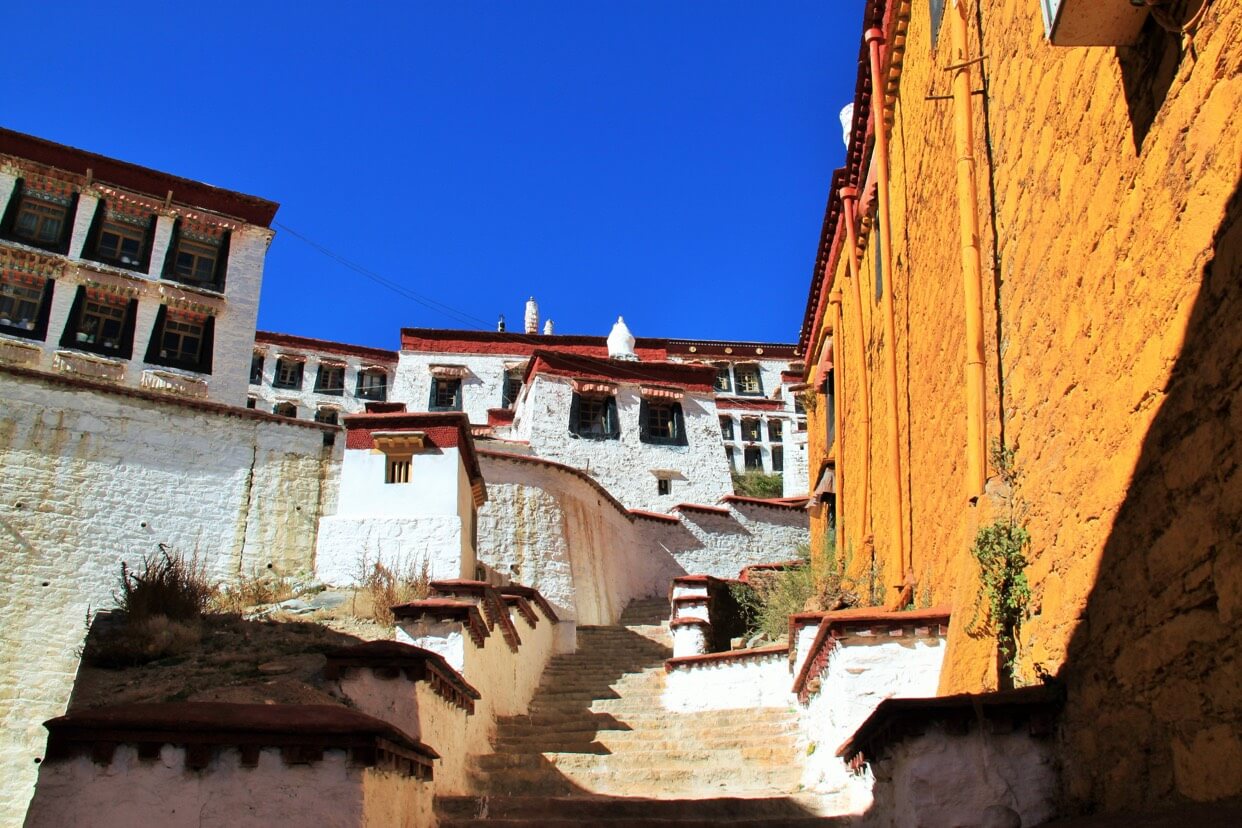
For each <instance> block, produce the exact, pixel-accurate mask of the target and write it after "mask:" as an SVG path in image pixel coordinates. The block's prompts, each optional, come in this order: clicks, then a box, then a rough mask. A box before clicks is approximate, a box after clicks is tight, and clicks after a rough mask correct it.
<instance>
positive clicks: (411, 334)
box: [401, 328, 798, 359]
mask: <svg viewBox="0 0 1242 828" xmlns="http://www.w3.org/2000/svg"><path fill="white" fill-rule="evenodd" d="M480 345H486V346H488V348H487V349H486V351H484V352H486V353H496V354H501V353H504V354H510V355H512V356H529V355H530V354H531V353H533V352H534V351H536V350H539V349H552V350H556V349H566V348H573V349H578V348H588V349H594V350H596V351H598V356H601V357H607V356H608V338H607V337H606V336H593V335H589V334H546V335H544V334H527V333H517V332H509V331H472V330H462V329H453V328H402V329H401V349H402V350H403V351H427V352H431V353H479V352H480V349H479V347H478V346H480ZM498 346H503V347H504V349H503V350H502V349H499V348H498ZM691 348H694V349H695V350H694V351H691V350H690V349H691ZM726 348H731V349H732V350H733V351H734V352H733V353H729V354H726V353H725V349H726ZM757 348H762V349H763V353H762V354H755V353H754V351H755V350H756V349H757ZM634 349H635V351H636V352H637V353H638V355H639V356H640V357H643V358H644V359H647V358H650V359H664V358H666V357H667V356H668V355H669V354H677V355H678V356H689V357H704V358H706V357H718V358H721V359H743V358H746V359H792V358H794V357H796V356H797V354H798V346H797V345H795V344H793V343H790V342H740V341H733V340H723V339H668V338H663V337H644V336H640V337H636V338H635V341H634ZM739 351H740V352H741V353H739ZM747 352H748V353H747Z"/></svg>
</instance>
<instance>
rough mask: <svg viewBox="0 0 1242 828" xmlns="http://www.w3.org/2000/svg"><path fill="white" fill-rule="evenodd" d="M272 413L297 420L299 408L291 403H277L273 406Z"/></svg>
mask: <svg viewBox="0 0 1242 828" xmlns="http://www.w3.org/2000/svg"><path fill="white" fill-rule="evenodd" d="M272 413H273V414H279V415H280V416H282V417H292V418H294V419H297V416H298V407H297V405H295V404H294V403H291V402H283V403H276V404H275V405H274V406H272Z"/></svg>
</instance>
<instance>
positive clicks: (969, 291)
mask: <svg viewBox="0 0 1242 828" xmlns="http://www.w3.org/2000/svg"><path fill="white" fill-rule="evenodd" d="M949 31H950V35H951V37H952V49H953V64H952V65H951V66H950V67H949V69H950V70H952V72H953V138H954V146H955V148H956V150H957V210H958V220H959V221H960V223H961V235H962V279H963V285H964V287H965V290H966V495H967V497H969V498H971V499H974V498H976V497H978V496H979V495H981V494H983V489H984V486H985V485H986V484H987V475H986V468H985V466H984V457H985V456H986V454H987V433H986V427H987V421H986V418H985V416H984V399H983V382H984V379H983V377H984V361H983V268H982V265H981V264H980V256H979V218H978V215H977V213H976V209H975V208H976V205H977V204H978V190H977V188H976V185H975V157H974V152H973V143H974V125H973V124H972V122H971V120H972V119H971V101H970V98H971V89H970V87H971V81H970V67H971V65H972V63H974V61H972V60H971V59H970V58H968V57H967V54H968V52H969V50H970V46H969V40H968V37H967V32H966V2H965V0H953V3H952V11H951V12H950V13H949Z"/></svg>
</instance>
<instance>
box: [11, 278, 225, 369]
mask: <svg viewBox="0 0 1242 828" xmlns="http://www.w3.org/2000/svg"><path fill="white" fill-rule="evenodd" d="M55 290H56V280H54V279H47V278H43V277H40V276H32V275H30V274H26V273H18V272H15V271H6V272H4V273H3V274H0V332H3V333H6V334H10V335H12V336H19V337H22V338H24V339H34V340H38V341H41V342H42V341H46V340H47V334H48V330H47V329H48V324H49V321H50V320H49V316H50V314H51V307H52V297H53V295H54V294H55ZM137 316H138V300H137V299H126V298H124V297H121V296H117V295H115V294H112V293H108V292H105V291H101V290H95V289H92V288H87V287H85V286H78V289H77V292H76V293H75V294H74V298H73V305H72V307H71V308H70V310H69V317H68V319H67V320H66V322H65V327H64V330H63V331H62V332H61V337H60V344H61V346H62V347H65V348H74V349H76V350H79V351H88V352H90V353H94V354H99V355H101V356H108V357H116V358H118V359H133V355H134V354H133V350H134V326H135V324H136V320H137ZM214 326H215V319H214V318H213V317H211V316H204V315H201V314H195V313H189V312H186V311H181V310H177V309H175V308H170V307H169V306H167V305H160V308H159V311H158V312H157V313H156V316H155V324H154V326H153V327H152V331H151V339H150V345H149V346H148V348H147V353H146V356H145V361H146V362H148V363H151V364H152V365H164V366H167V367H170V368H184V369H186V370H189V371H196V372H198V373H201V374H210V373H211V351H212V334H213V331H214Z"/></svg>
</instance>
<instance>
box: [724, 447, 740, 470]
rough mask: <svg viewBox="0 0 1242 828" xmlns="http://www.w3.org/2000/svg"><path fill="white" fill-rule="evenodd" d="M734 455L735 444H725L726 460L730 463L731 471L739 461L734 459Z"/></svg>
mask: <svg viewBox="0 0 1242 828" xmlns="http://www.w3.org/2000/svg"><path fill="white" fill-rule="evenodd" d="M733 455H734V451H733V446H725V460H726V461H727V462H728V463H729V471H733V469H734V468H735V467H736V465H737V461H735V460H734V459H733Z"/></svg>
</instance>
